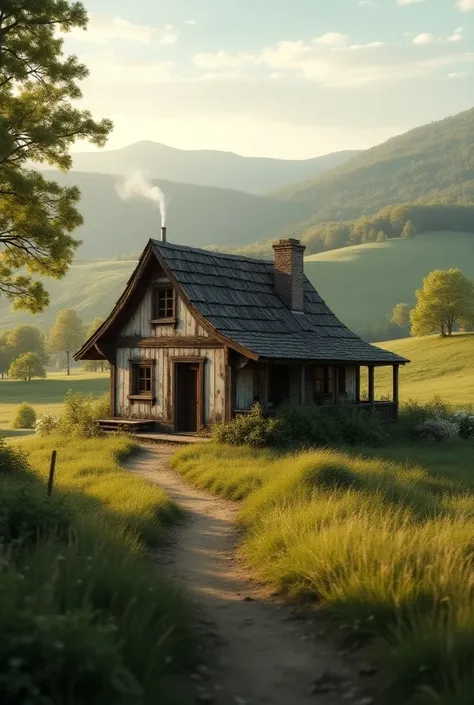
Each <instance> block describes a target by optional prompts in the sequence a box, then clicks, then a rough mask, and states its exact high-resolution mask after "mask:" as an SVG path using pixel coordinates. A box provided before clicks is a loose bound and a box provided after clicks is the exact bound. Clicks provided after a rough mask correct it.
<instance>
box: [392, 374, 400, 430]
mask: <svg viewBox="0 0 474 705" xmlns="http://www.w3.org/2000/svg"><path fill="white" fill-rule="evenodd" d="M399 371H400V366H399V365H394V366H393V403H394V404H395V418H397V417H398V403H399V397H400V395H399V374H398V373H399Z"/></svg>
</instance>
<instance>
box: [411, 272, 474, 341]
mask: <svg viewBox="0 0 474 705" xmlns="http://www.w3.org/2000/svg"><path fill="white" fill-rule="evenodd" d="M410 321H411V334H412V335H416V336H418V335H430V334H431V333H439V334H440V335H442V336H445V335H448V336H451V335H452V332H453V328H454V325H455V323H456V322H457V323H459V324H460V325H462V326H464V327H470V326H472V325H474V284H473V283H472V282H471V281H470V280H469V279H468V278H467V277H465V276H464V274H463V273H462V272H461V270H460V269H445V270H442V269H435V270H434V271H433V272H431V273H430V274H428V276H427V277H425V278H424V280H423V287H422V288H421V289H418V290H417V291H416V306H415V308H414V309H413V311H412V312H411V313H410Z"/></svg>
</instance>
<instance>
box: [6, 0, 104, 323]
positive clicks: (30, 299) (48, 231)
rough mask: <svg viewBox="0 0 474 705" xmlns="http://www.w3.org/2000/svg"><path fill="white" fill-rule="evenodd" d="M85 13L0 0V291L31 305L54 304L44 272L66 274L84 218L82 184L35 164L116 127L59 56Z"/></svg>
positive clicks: (100, 140)
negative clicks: (94, 107)
mask: <svg viewBox="0 0 474 705" xmlns="http://www.w3.org/2000/svg"><path fill="white" fill-rule="evenodd" d="M86 26H87V13H86V10H85V8H84V6H83V5H82V3H80V2H73V1H70V0H2V2H1V3H0V295H1V294H3V295H4V296H6V297H7V298H8V299H9V300H10V301H11V302H12V303H13V306H14V307H15V308H18V309H26V310H29V311H31V312H33V313H37V312H39V311H42V310H43V309H44V307H45V306H46V305H47V304H48V301H49V298H48V294H47V292H46V290H45V288H44V286H43V284H42V283H41V282H40V281H39V280H38V279H37V277H38V276H40V277H43V276H47V277H54V278H56V279H59V278H61V277H63V276H64V274H65V273H66V271H67V268H68V266H69V264H70V263H71V261H72V257H73V254H74V251H75V249H76V247H77V246H78V244H79V243H78V241H77V240H75V239H74V238H73V237H72V235H71V233H72V232H73V230H74V229H75V228H76V227H77V226H78V225H80V224H81V223H82V218H81V215H80V214H79V211H78V210H77V207H76V206H77V202H78V200H79V195H80V194H79V191H78V189H77V188H75V187H60V186H59V185H58V184H57V183H55V182H54V181H51V180H49V179H46V178H45V177H44V176H42V174H40V173H39V172H38V171H36V170H34V169H32V168H30V166H29V165H30V164H31V163H36V164H38V163H39V164H41V163H43V164H47V165H49V166H54V167H57V168H59V169H61V170H67V169H69V168H70V167H71V163H72V162H71V157H70V154H69V150H70V147H71V145H72V144H73V143H74V142H75V141H76V140H77V139H85V140H88V141H89V142H92V143H93V144H96V145H98V146H102V145H103V144H104V143H105V141H106V139H107V135H108V133H109V132H110V130H111V128H112V123H111V122H110V121H109V120H102V121H100V122H96V121H95V120H93V118H92V116H91V114H90V113H89V112H88V111H87V110H80V109H78V108H77V107H75V106H74V101H76V100H78V99H79V98H81V95H82V94H81V91H80V88H79V83H80V81H82V80H83V79H84V78H86V76H87V75H88V71H87V68H86V67H85V66H84V65H83V64H81V63H80V62H79V61H78V59H77V57H76V56H64V55H63V40H62V38H61V37H60V36H59V32H62V33H64V32H69V31H70V30H72V29H73V28H75V27H79V28H86Z"/></svg>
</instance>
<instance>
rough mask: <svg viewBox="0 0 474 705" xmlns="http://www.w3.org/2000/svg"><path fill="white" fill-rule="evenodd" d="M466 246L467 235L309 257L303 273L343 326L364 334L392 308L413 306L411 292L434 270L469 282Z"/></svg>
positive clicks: (471, 272)
mask: <svg viewBox="0 0 474 705" xmlns="http://www.w3.org/2000/svg"><path fill="white" fill-rule="evenodd" d="M472 246H473V240H472V235H471V234H468V233H466V234H463V233H425V234H420V235H417V237H415V238H414V239H413V240H400V239H394V240H388V241H387V242H381V243H370V244H367V245H358V246H356V247H346V248H343V249H341V250H332V251H331V252H325V253H322V254H318V255H311V256H310V257H307V258H306V259H305V271H306V274H307V276H308V278H309V279H310V281H311V282H312V283H313V284H314V286H315V287H316V289H317V290H318V291H319V293H320V294H321V296H322V297H323V299H324V300H325V301H326V302H327V304H328V305H329V306H330V308H331V309H332V310H333V311H334V313H335V314H336V315H337V316H339V318H340V319H341V320H342V321H343V323H345V324H346V325H348V326H349V327H350V328H356V329H357V330H368V329H369V328H371V327H372V326H374V325H377V324H380V323H381V322H382V321H383V320H384V319H385V318H386V317H387V316H389V315H390V313H391V312H392V309H393V307H394V306H395V304H397V303H400V302H406V303H407V304H409V305H410V306H411V305H414V303H415V290H416V289H419V288H420V286H421V284H422V281H423V278H424V277H425V276H426V275H427V274H429V272H431V271H433V270H434V269H449V268H450V267H459V268H460V269H461V270H462V271H463V272H464V274H465V275H466V276H468V277H470V278H472V279H474V257H473V256H472Z"/></svg>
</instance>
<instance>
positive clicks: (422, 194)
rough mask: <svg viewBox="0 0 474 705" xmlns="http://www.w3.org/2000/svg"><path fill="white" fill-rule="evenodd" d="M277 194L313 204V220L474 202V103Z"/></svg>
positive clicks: (303, 226)
mask: <svg viewBox="0 0 474 705" xmlns="http://www.w3.org/2000/svg"><path fill="white" fill-rule="evenodd" d="M274 195H275V196H277V197H279V198H283V199H285V200H287V201H288V202H290V203H301V204H305V205H310V206H311V208H312V211H313V215H312V216H311V218H309V219H308V220H307V221H306V222H304V223H301V224H300V226H299V227H298V229H297V232H298V233H299V234H300V235H302V236H304V233H305V232H306V231H308V230H309V229H310V228H311V226H312V225H314V224H316V223H321V222H324V221H330V220H346V219H350V218H357V217H359V216H361V215H367V214H371V213H375V212H376V211H377V210H378V209H380V208H383V207H384V206H387V205H393V204H399V203H413V202H418V201H419V202H424V203H430V202H432V203H450V204H455V203H458V204H462V205H465V204H467V203H474V109H472V110H468V111H465V112H463V113H459V114H458V115H455V116H454V117H449V118H446V119H445V120H441V121H439V122H433V123H430V124H429V125H424V126H422V127H418V128H416V129H414V130H411V131H410V132H407V133H405V134H404V135H400V136H399V137H394V138H392V139H390V140H388V142H385V143H384V144H381V145H379V146H377V147H373V148H372V149H369V150H366V151H364V152H362V153H361V154H359V155H358V156H355V157H354V158H353V159H351V160H350V161H349V162H347V163H346V164H344V165H342V166H339V167H338V168H336V169H333V170H332V171H330V172H328V173H326V174H323V175H321V176H318V177H316V178H314V179H311V180H307V181H303V182H301V183H299V184H295V185H292V186H287V187H285V188H284V189H280V190H279V191H276V192H275V194H274Z"/></svg>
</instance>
